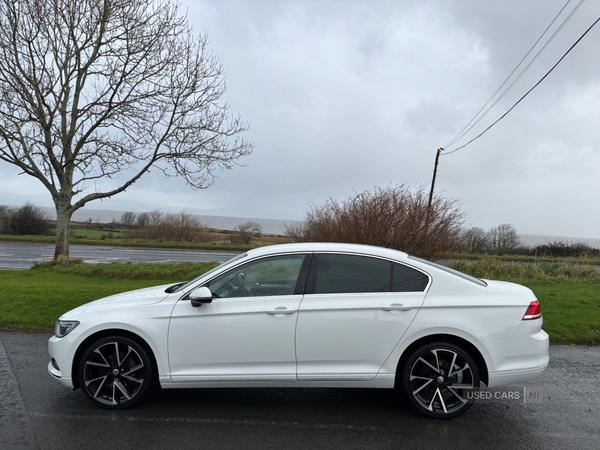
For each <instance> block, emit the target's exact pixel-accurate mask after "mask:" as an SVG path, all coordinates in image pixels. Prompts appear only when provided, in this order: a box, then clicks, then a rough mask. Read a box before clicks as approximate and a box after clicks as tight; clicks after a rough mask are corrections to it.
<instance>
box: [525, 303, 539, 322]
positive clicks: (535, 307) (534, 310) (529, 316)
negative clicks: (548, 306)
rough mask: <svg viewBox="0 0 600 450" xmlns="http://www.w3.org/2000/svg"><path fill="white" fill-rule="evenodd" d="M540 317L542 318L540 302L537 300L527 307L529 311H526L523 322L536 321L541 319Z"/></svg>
mask: <svg viewBox="0 0 600 450" xmlns="http://www.w3.org/2000/svg"><path fill="white" fill-rule="evenodd" d="M540 317H542V310H541V308H540V302H538V301H537V300H536V301H535V302H531V303H530V304H529V306H528V307H527V311H525V315H524V316H523V320H534V319H539V318H540Z"/></svg>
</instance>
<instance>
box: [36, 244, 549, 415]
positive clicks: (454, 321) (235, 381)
mask: <svg viewBox="0 0 600 450" xmlns="http://www.w3.org/2000/svg"><path fill="white" fill-rule="evenodd" d="M49 351H50V355H51V357H52V360H51V362H50V363H49V365H48V370H49V372H50V374H51V375H52V376H53V377H54V378H56V379H57V380H59V381H60V382H62V383H63V384H64V385H66V386H68V387H70V388H78V387H81V388H82V390H83V392H84V394H85V395H86V396H87V397H88V398H89V399H90V400H91V401H92V402H94V403H95V404H97V405H98V406H101V407H104V408H112V409H119V408H126V407H129V406H132V405H134V404H135V403H137V402H138V401H140V400H141V399H142V398H143V397H144V396H145V395H146V394H147V392H148V390H149V388H150V386H151V384H153V382H154V381H158V383H159V384H160V386H161V387H162V388H164V389H170V388H210V387H220V388H221V387H250V386H251V387H360V388H390V389H391V388H395V387H397V388H399V389H400V390H401V391H403V393H404V394H405V395H406V397H407V398H408V399H409V400H410V402H412V404H413V405H414V406H415V407H416V408H417V409H418V410H420V411H421V412H423V413H425V414H427V415H429V416H433V417H441V418H448V417H453V416H456V415H458V414H461V413H462V412H464V411H465V410H467V409H468V408H469V407H470V406H471V404H472V402H471V400H470V399H472V398H474V397H475V396H474V395H472V393H473V392H474V391H475V390H477V389H479V386H480V383H484V384H485V385H487V386H488V387H494V386H501V385H505V384H509V383H516V382H525V381H529V380H533V379H534V378H536V377H538V376H539V375H540V374H541V373H542V372H543V370H544V369H545V368H546V366H547V365H548V335H547V334H546V333H545V332H544V331H543V330H542V314H541V311H540V307H539V304H538V301H537V299H536V298H535V296H534V294H533V293H532V292H531V290H529V289H527V288H525V287H522V286H519V285H516V284H512V283H504V282H499V281H489V280H479V279H476V278H472V277H470V276H467V275H464V274H462V273H460V272H456V271H453V270H450V269H447V268H445V267H443V266H439V265H436V264H432V263H430V262H427V261H424V260H421V259H418V258H414V257H411V256H409V255H407V254H406V253H402V252H399V251H395V250H390V249H386V248H379V247H371V246H363V245H351V244H327V243H314V244H289V245H277V246H271V247H263V248H259V249H256V250H251V251H249V252H247V253H244V254H241V255H238V256H236V257H235V258H233V259H231V260H230V261H228V262H226V263H223V264H222V265H220V266H218V267H217V268H215V269H213V270H211V271H210V272H207V273H205V274H203V275H201V276H200V277H198V278H197V279H195V280H193V281H190V282H186V283H180V284H175V285H168V286H160V287H154V288H149V289H141V290H138V291H133V292H127V293H124V294H120V295H115V296H112V297H108V298H104V299H101V300H97V301H94V302H91V303H88V304H86V305H83V306H81V307H79V308H76V309H74V310H72V311H69V312H67V313H66V314H64V315H63V316H61V318H60V319H59V320H58V321H57V323H56V332H55V336H53V337H52V338H51V339H50V342H49Z"/></svg>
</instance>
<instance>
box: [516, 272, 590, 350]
mask: <svg viewBox="0 0 600 450" xmlns="http://www.w3.org/2000/svg"><path fill="white" fill-rule="evenodd" d="M523 284H524V285H525V286H527V287H528V288H530V289H531V290H532V291H533V292H534V294H535V295H536V297H537V298H538V300H539V301H540V305H541V307H542V314H543V316H544V325H543V328H544V330H546V332H547V333H548V334H549V335H550V341H551V342H552V343H573V344H600V283H589V282H584V283H582V282H563V283H557V284H548V283H540V282H524V283H523Z"/></svg>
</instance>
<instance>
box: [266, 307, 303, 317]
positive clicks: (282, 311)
mask: <svg viewBox="0 0 600 450" xmlns="http://www.w3.org/2000/svg"><path fill="white" fill-rule="evenodd" d="M295 312H296V310H295V309H287V308H286V307H285V306H278V307H277V308H275V309H272V310H270V311H266V313H267V314H269V315H271V316H275V315H279V314H294V313H295Z"/></svg>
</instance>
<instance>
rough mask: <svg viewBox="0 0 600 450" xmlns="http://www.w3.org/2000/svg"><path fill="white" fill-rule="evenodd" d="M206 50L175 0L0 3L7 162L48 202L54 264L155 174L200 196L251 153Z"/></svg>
mask: <svg viewBox="0 0 600 450" xmlns="http://www.w3.org/2000/svg"><path fill="white" fill-rule="evenodd" d="M207 44H208V39H207V36H206V35H200V36H198V37H194V36H193V34H192V31H191V28H190V27H189V25H188V23H187V19H186V17H181V16H178V14H177V6H176V5H174V4H172V3H171V2H170V1H169V0H79V1H73V0H44V1H40V0H0V159H2V160H4V161H6V162H8V163H10V164H14V165H15V166H17V167H18V168H19V169H20V170H22V171H23V172H24V173H25V174H27V175H30V176H32V177H34V178H36V179H38V180H39V181H40V182H41V183H42V184H43V185H44V186H45V187H46V189H48V191H49V192H50V194H51V196H52V199H53V201H54V204H55V207H56V219H57V221H56V249H55V254H54V256H55V258H57V257H59V256H66V257H68V255H69V246H68V245H69V240H68V239H69V230H70V224H69V221H70V219H71V216H72V214H73V212H74V211H76V210H78V209H79V208H82V207H83V206H84V205H86V204H87V203H89V202H91V201H93V200H97V199H102V198H107V197H111V196H113V195H116V194H118V193H120V192H123V191H124V190H126V189H127V188H128V187H129V186H131V185H132V184H133V183H135V182H136V181H137V180H139V179H140V177H141V176H142V175H144V174H145V173H146V172H148V170H149V169H150V168H151V167H156V168H158V169H159V170H161V171H162V172H163V173H164V174H165V176H167V177H169V176H175V175H178V176H181V177H183V178H184V179H185V180H186V182H187V183H188V184H189V185H190V186H191V187H192V188H198V189H200V188H205V187H208V186H209V185H210V184H212V183H213V181H214V176H213V171H214V170H216V169H229V168H232V167H233V166H234V165H236V164H237V161H238V159H239V158H240V157H242V156H245V155H247V154H249V153H250V152H251V151H252V144H251V143H249V142H247V141H244V140H242V139H240V138H239V134H240V133H241V132H243V131H245V130H246V129H247V124H246V123H244V122H243V121H241V119H240V118H239V117H231V116H230V115H229V113H228V109H229V106H228V105H227V104H226V103H222V102H221V97H222V95H223V93H224V92H225V80H224V75H223V68H222V66H221V65H220V64H219V63H218V61H217V58H216V57H215V56H214V55H213V54H212V53H211V52H210V51H209V50H208V49H207ZM111 180H113V181H111ZM100 181H101V183H100ZM109 182H110V183H112V184H109ZM105 186H109V187H107V188H105Z"/></svg>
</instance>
